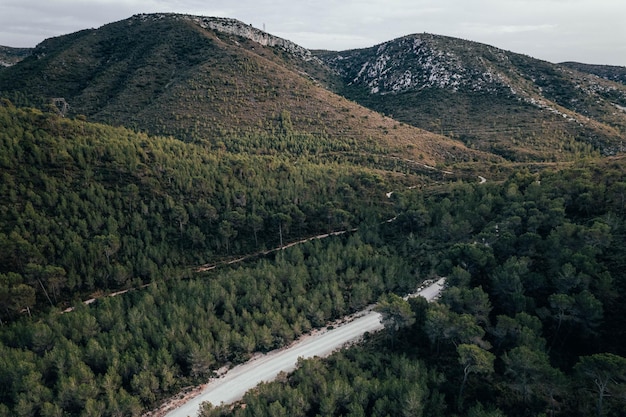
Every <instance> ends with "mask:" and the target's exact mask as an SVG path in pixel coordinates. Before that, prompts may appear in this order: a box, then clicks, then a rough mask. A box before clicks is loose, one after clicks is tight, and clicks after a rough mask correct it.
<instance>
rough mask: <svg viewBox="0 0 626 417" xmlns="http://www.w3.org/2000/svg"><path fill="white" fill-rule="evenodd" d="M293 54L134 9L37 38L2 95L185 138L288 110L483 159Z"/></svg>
mask: <svg viewBox="0 0 626 417" xmlns="http://www.w3.org/2000/svg"><path fill="white" fill-rule="evenodd" d="M298 60H299V58H298V57H294V56H290V55H289V54H288V53H286V52H285V51H284V50H282V49H280V48H277V47H268V46H262V45H260V44H259V43H256V42H254V41H251V40H249V39H247V38H244V37H241V36H237V35H231V34H225V33H221V32H218V31H215V30H210V29H205V28H203V27H201V26H199V25H198V24H196V23H195V22H193V21H191V20H189V19H187V18H185V17H184V16H179V15H148V16H146V15H141V16H134V17H132V18H130V19H127V20H124V21H121V22H116V23H111V24H109V25H105V26H103V27H102V28H100V29H97V30H86V31H81V32H77V33H74V34H70V35H66V36H61V37H58V38H54V39H48V40H46V41H44V42H43V43H41V44H40V45H38V47H37V48H36V49H35V50H34V51H33V54H32V55H31V56H30V57H29V58H28V59H26V60H24V61H23V62H21V63H20V65H16V66H14V67H11V68H8V69H7V70H6V71H3V72H2V74H0V95H2V96H4V97H7V98H9V99H10V100H11V101H13V102H14V103H16V104H18V105H26V104H28V105H34V106H36V107H39V108H43V107H46V106H48V105H49V104H50V100H51V99H53V98H61V97H62V98H64V99H65V101H66V102H67V103H68V104H69V106H70V107H69V110H68V113H67V115H69V116H76V115H85V116H87V118H88V119H89V120H94V121H99V122H104V123H107V124H112V125H118V126H124V127H127V128H132V129H135V130H140V131H144V132H147V133H150V134H154V135H165V136H169V135H171V136H173V137H176V138H178V139H181V140H184V141H187V142H195V143H211V144H215V143H216V142H218V141H219V140H220V139H221V138H224V137H227V136H233V135H237V136H242V135H243V136H258V135H261V134H265V135H270V136H273V135H274V134H275V133H276V131H277V130H279V129H281V128H282V126H281V123H282V118H283V115H284V114H285V113H288V114H289V115H290V121H289V123H290V124H291V125H292V126H293V130H294V131H298V132H307V133H309V134H312V135H315V136H318V137H325V138H331V139H333V140H339V141H344V140H352V141H356V142H357V143H360V144H363V145H365V146H367V143H368V142H375V143H377V144H378V145H379V146H380V147H383V148H386V149H387V150H388V152H391V153H393V154H395V155H396V156H398V155H402V156H403V157H407V156H408V157H410V158H412V159H416V160H417V159H420V160H421V162H423V163H427V164H429V165H434V164H436V163H443V162H448V163H453V162H459V161H461V162H463V161H470V160H485V159H488V158H489V156H488V155H485V154H481V153H480V152H476V151H474V150H470V149H467V148H466V147H465V146H463V145H462V144H460V143H459V142H456V141H453V140H450V139H448V138H445V137H441V136H438V135H435V134H430V133H427V132H424V131H423V130H420V129H416V128H414V127H412V126H408V125H405V124H402V123H399V122H397V121H395V120H392V119H390V118H385V117H383V116H381V115H380V114H377V113H375V112H373V111H371V110H368V109H365V108H363V107H361V106H359V105H357V104H356V103H354V102H351V101H348V100H346V99H344V98H342V97H340V96H337V95H335V94H333V93H331V92H329V91H328V90H326V89H324V88H323V87H321V86H320V85H319V83H317V82H314V81H313V80H311V76H317V74H320V75H319V77H320V78H323V77H324V73H323V69H324V68H321V67H320V66H319V65H318V66H317V67H315V68H311V66H312V65H313V64H312V63H310V62H304V61H302V60H301V59H300V61H298ZM298 62H300V65H296V63H298ZM303 70H306V71H308V73H304V72H303ZM311 74H313V75H311ZM43 80H45V82H43ZM492 159H495V158H492Z"/></svg>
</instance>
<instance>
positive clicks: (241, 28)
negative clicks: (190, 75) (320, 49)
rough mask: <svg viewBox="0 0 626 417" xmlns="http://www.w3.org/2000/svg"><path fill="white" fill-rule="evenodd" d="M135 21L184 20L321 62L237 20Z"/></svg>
mask: <svg viewBox="0 0 626 417" xmlns="http://www.w3.org/2000/svg"><path fill="white" fill-rule="evenodd" d="M133 18H135V19H139V20H148V19H155V20H158V19H166V18H177V19H184V20H188V21H191V22H193V23H195V24H196V25H198V26H200V27H202V28H203V29H209V30H215V31H218V32H221V33H225V34H228V35H235V36H241V37H243V38H247V39H250V40H251V41H253V42H256V43H258V44H259V45H262V46H269V47H277V48H280V49H282V50H284V51H285V52H288V53H290V54H292V55H294V56H296V57H299V58H300V59H302V60H304V61H312V60H315V61H319V62H320V63H321V62H322V61H321V60H319V59H318V58H317V57H315V56H313V55H312V54H311V51H309V50H308V49H306V48H304V47H302V46H300V45H298V44H296V43H294V42H291V41H289V40H287V39H283V38H279V37H278V36H274V35H271V34H269V33H267V32H264V31H262V30H260V29H257V28H255V27H254V26H252V25H247V24H245V23H243V22H241V21H239V20H237V19H230V18H223V17H207V16H192V15H180V14H171V13H161V14H160V13H156V14H139V15H135V16H133Z"/></svg>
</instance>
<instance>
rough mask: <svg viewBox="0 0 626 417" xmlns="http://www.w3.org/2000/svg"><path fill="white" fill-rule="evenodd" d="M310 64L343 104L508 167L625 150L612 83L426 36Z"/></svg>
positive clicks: (623, 97)
mask: <svg viewBox="0 0 626 417" xmlns="http://www.w3.org/2000/svg"><path fill="white" fill-rule="evenodd" d="M317 55H318V56H319V57H320V58H321V59H322V60H323V61H324V62H326V63H327V64H328V65H329V66H330V67H331V68H333V70H334V71H336V72H337V74H339V75H340V76H342V77H343V79H344V88H343V89H341V93H342V94H344V95H345V96H346V97H349V98H350V99H353V100H355V101H357V102H359V103H361V104H363V105H365V106H368V107H370V108H372V109H375V110H377V111H380V112H382V113H385V114H388V115H392V117H394V118H395V119H397V120H400V121H403V122H405V123H409V124H412V125H414V126H418V127H421V128H423V129H429V130H431V131H434V132H437V133H441V134H445V135H447V136H450V137H453V138H457V139H459V140H462V141H463V142H464V143H465V144H467V145H469V146H472V147H476V148H478V149H481V150H484V151H488V152H494V153H496V154H500V155H503V156H505V157H507V158H509V159H512V160H563V159H571V158H574V157H578V156H580V155H581V154H591V153H593V152H594V151H595V152H600V153H601V154H613V153H616V152H619V151H621V150H622V149H621V146H622V145H621V142H622V140H623V139H624V133H623V132H624V131H625V129H626V112H625V111H623V107H624V106H626V88H625V87H624V86H623V85H621V84H619V83H616V82H612V81H609V80H604V79H600V78H598V77H592V76H589V75H588V74H584V73H581V72H578V71H575V70H571V69H569V68H566V67H562V66H558V65H554V64H550V63H548V62H545V61H540V60H536V59H533V58H530V57H527V56H523V55H519V54H515V53H511V52H507V51H503V50H500V49H497V48H494V47H491V46H488V45H483V44H479V43H475V42H469V41H463V40H460V39H455V38H449V37H444V36H436V35H430V34H416V35H410V36H406V37H403V38H399V39H395V40H392V41H389V42H385V43H383V44H380V45H378V46H374V47H371V48H366V49H359V50H352V51H343V52H318V54H317Z"/></svg>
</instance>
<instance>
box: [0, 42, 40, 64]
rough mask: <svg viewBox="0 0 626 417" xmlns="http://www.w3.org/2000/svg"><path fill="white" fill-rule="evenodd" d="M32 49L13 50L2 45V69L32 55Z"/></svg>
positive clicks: (0, 58) (0, 51)
mask: <svg viewBox="0 0 626 417" xmlns="http://www.w3.org/2000/svg"><path fill="white" fill-rule="evenodd" d="M31 51H32V48H11V47H9V46H2V45H0V68H2V67H10V66H11V65H15V64H17V63H18V62H20V61H21V60H22V59H24V58H26V57H27V56H28V55H30V53H31Z"/></svg>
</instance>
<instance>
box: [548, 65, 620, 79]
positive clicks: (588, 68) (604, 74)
mask: <svg viewBox="0 0 626 417" xmlns="http://www.w3.org/2000/svg"><path fill="white" fill-rule="evenodd" d="M559 65H561V66H563V67H568V68H571V69H574V70H576V71H579V72H584V73H587V74H593V75H597V76H598V77H600V78H604V79H606V80H610V81H615V82H618V83H622V84H626V67H620V66H616V65H593V64H583V63H580V62H561V63H560V64H559Z"/></svg>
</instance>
